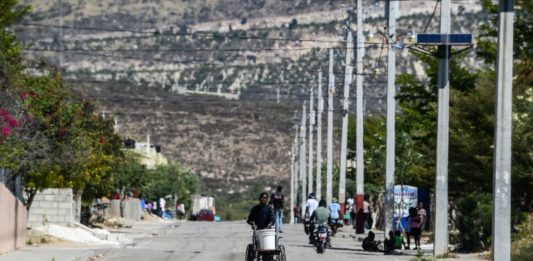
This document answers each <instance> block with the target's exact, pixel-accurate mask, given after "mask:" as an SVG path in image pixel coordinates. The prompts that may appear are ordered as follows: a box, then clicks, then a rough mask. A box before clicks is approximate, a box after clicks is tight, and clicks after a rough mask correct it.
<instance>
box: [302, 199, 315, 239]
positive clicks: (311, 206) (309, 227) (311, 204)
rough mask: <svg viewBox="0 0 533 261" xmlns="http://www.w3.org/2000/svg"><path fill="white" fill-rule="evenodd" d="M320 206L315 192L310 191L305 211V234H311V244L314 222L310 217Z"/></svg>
mask: <svg viewBox="0 0 533 261" xmlns="http://www.w3.org/2000/svg"><path fill="white" fill-rule="evenodd" d="M317 207H318V201H316V199H315V193H312V192H311V193H310V194H309V197H308V199H307V202H306V203H305V212H304V229H305V234H307V235H309V241H310V243H309V244H312V243H311V241H312V236H313V235H312V233H311V232H312V231H313V230H314V226H313V224H312V223H311V222H310V220H309V218H310V217H311V214H313V212H314V211H315V209H316V208H317Z"/></svg>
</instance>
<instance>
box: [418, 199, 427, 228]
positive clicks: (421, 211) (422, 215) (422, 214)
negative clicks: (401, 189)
mask: <svg viewBox="0 0 533 261" xmlns="http://www.w3.org/2000/svg"><path fill="white" fill-rule="evenodd" d="M417 213H418V215H419V216H420V230H424V228H425V227H426V217H427V212H426V209H424V203H422V202H418V211H417Z"/></svg>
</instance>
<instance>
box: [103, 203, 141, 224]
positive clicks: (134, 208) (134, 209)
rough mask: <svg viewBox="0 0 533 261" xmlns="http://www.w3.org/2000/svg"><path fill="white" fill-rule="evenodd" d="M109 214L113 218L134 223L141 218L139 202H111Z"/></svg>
mask: <svg viewBox="0 0 533 261" xmlns="http://www.w3.org/2000/svg"><path fill="white" fill-rule="evenodd" d="M110 214H111V215H112V216H114V217H123V218H126V219H131V220H134V221H140V220H141V216H142V209H141V201H140V200H139V199H138V198H130V199H125V200H124V201H122V202H121V201H120V200H111V211H110Z"/></svg>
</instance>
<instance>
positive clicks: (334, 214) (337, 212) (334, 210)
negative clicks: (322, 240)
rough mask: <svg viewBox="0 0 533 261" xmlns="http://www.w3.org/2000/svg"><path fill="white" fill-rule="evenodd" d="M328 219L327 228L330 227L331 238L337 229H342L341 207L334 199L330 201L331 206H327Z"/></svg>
mask: <svg viewBox="0 0 533 261" xmlns="http://www.w3.org/2000/svg"><path fill="white" fill-rule="evenodd" d="M328 208H329V211H330V219H329V226H330V227H331V236H335V234H336V233H337V229H338V228H339V227H342V219H341V218H340V217H341V206H340V205H339V203H338V200H337V199H336V198H333V199H332V202H331V204H329V207H328Z"/></svg>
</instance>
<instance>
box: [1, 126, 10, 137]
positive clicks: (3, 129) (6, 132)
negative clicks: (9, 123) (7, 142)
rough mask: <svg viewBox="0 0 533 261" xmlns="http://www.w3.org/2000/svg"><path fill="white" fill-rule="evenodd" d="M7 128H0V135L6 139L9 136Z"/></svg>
mask: <svg viewBox="0 0 533 261" xmlns="http://www.w3.org/2000/svg"><path fill="white" fill-rule="evenodd" d="M9 132H10V130H9V127H2V135H4V137H7V136H8V135H9Z"/></svg>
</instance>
